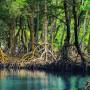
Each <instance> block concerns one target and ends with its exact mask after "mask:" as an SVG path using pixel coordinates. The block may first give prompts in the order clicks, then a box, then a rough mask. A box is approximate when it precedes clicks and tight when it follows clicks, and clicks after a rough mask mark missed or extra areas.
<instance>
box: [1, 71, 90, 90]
mask: <svg viewBox="0 0 90 90" xmlns="http://www.w3.org/2000/svg"><path fill="white" fill-rule="evenodd" d="M87 80H88V81H89V80H90V76H81V75H76V76H74V75H71V76H68V75H58V76H57V75H53V74H48V73H45V72H40V71H34V72H32V71H25V70H20V71H13V70H10V71H7V70H3V71H0V90H80V89H81V88H83V87H84V86H85V84H86V82H87Z"/></svg>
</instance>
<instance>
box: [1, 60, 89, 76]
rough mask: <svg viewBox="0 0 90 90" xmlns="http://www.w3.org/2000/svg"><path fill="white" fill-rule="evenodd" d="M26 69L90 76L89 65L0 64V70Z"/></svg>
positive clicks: (56, 62)
mask: <svg viewBox="0 0 90 90" xmlns="http://www.w3.org/2000/svg"><path fill="white" fill-rule="evenodd" d="M4 68H6V69H26V70H44V71H47V72H56V73H74V74H76V73H78V74H79V73H87V74H90V65H87V64H85V65H82V64H81V63H80V62H79V63H75V62H64V61H62V60H60V61H54V62H51V63H49V62H45V61H40V62H39V61H38V62H36V61H30V62H28V63H27V62H26V63H14V62H12V63H11V62H9V63H2V62H0V69H4Z"/></svg>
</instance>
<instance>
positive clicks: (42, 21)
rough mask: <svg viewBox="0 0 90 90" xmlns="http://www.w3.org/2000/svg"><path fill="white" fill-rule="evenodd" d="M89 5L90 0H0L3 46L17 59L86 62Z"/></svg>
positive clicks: (89, 48)
mask: <svg viewBox="0 0 90 90" xmlns="http://www.w3.org/2000/svg"><path fill="white" fill-rule="evenodd" d="M89 9H90V1H89V0H0V47H1V49H2V50H3V52H5V53H6V54H7V55H8V56H9V57H17V58H20V59H18V61H19V60H24V61H30V60H35V61H38V59H39V60H40V61H42V60H44V61H49V62H50V61H52V60H63V61H64V60H65V61H67V60H72V61H75V62H76V61H81V64H83V65H84V64H85V62H86V60H87V61H88V60H89V53H90V30H89V29H90V22H89V20H90V16H89V14H90V12H89ZM1 54H2V53H1ZM4 56H5V57H7V56H6V55H4ZM1 59H2V58H1ZM10 59H11V58H10ZM13 60H14V59H13ZM13 60H12V61H13ZM40 61H38V62H40Z"/></svg>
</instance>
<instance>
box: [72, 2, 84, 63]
mask: <svg viewBox="0 0 90 90" xmlns="http://www.w3.org/2000/svg"><path fill="white" fill-rule="evenodd" d="M73 17H74V34H75V46H76V49H77V52H78V54H79V55H80V56H81V60H82V64H84V62H85V59H84V57H83V55H82V52H81V49H80V46H79V41H78V33H77V32H78V17H77V11H76V0H73Z"/></svg>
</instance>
